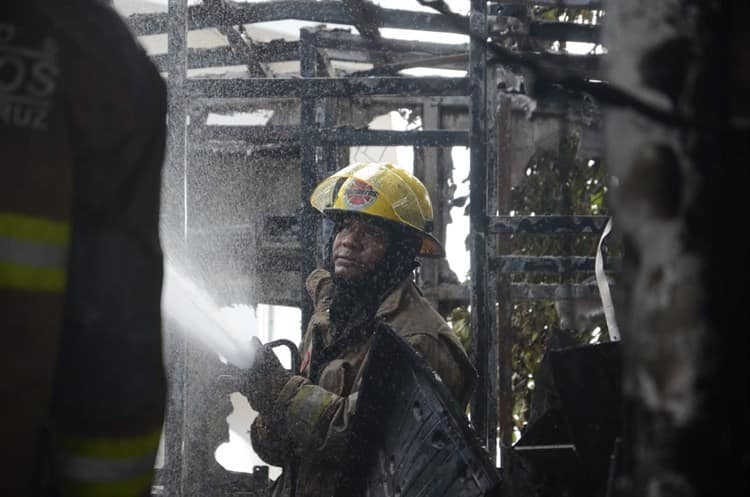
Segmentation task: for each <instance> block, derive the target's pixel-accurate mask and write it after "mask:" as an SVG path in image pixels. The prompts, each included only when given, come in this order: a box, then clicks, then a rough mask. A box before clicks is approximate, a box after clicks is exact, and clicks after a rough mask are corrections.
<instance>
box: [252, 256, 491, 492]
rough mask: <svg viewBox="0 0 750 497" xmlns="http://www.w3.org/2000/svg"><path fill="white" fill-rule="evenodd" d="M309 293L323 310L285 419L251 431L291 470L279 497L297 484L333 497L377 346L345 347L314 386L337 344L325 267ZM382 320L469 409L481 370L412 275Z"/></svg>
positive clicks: (313, 322) (289, 389)
mask: <svg viewBox="0 0 750 497" xmlns="http://www.w3.org/2000/svg"><path fill="white" fill-rule="evenodd" d="M307 290H308V292H309V293H310V296H311V297H312V298H313V300H314V302H315V310H314V313H313V316H312V318H311V319H310V323H309V324H308V327H307V333H306V334H305V337H304V339H303V341H302V345H301V347H300V353H301V355H302V364H301V367H300V373H299V375H297V376H292V378H291V379H290V380H289V381H288V382H287V383H286V385H285V386H284V388H283V389H282V391H281V393H280V395H279V399H278V404H279V405H280V406H282V407H281V409H280V414H279V415H278V416H274V419H266V418H265V417H262V416H259V417H258V418H256V420H255V421H254V423H253V426H252V431H251V435H252V441H253V447H254V448H255V450H256V452H257V453H258V454H259V455H260V457H261V458H263V460H265V461H266V462H268V463H269V464H273V465H277V466H282V467H283V468H284V473H283V474H282V476H281V477H280V478H279V480H278V481H277V482H276V484H275V488H274V492H273V495H274V496H276V497H278V496H284V497H286V496H289V495H291V489H292V488H293V486H294V483H295V482H294V480H296V492H295V496H296V497H327V496H329V495H331V494H332V493H333V490H334V487H335V484H336V478H337V475H338V472H339V470H340V468H341V465H342V463H343V461H342V460H341V459H342V457H343V453H344V450H345V447H346V443H347V436H348V430H349V426H350V424H351V419H352V416H353V415H354V412H355V409H356V404H357V391H358V389H359V385H360V383H361V381H362V377H361V375H362V371H363V366H364V362H365V359H366V356H367V353H368V351H369V349H370V345H371V341H372V340H371V338H368V339H366V340H365V341H362V342H360V343H353V344H351V345H349V346H347V347H345V348H343V349H342V350H341V352H340V353H339V354H338V355H337V356H336V358H334V359H332V360H330V361H329V362H327V363H325V364H321V365H320V366H319V367H318V368H316V369H318V371H319V374H318V375H317V376H318V381H317V382H313V381H311V378H310V376H311V366H312V365H314V364H315V362H316V357H317V356H318V355H319V354H321V352H322V350H317V349H318V348H321V346H322V348H323V349H325V348H326V347H328V346H330V345H331V344H332V343H333V342H334V333H333V329H332V327H331V322H330V319H329V307H330V304H331V299H332V293H333V292H332V290H333V284H332V281H331V276H330V274H329V273H328V272H326V271H323V270H316V271H314V272H313V273H311V275H310V276H309V277H308V280H307ZM375 318H376V319H382V320H383V321H384V322H386V323H387V324H389V325H390V326H391V327H392V328H393V329H394V330H395V331H396V332H397V333H398V334H399V335H400V336H402V337H403V338H405V339H406V341H407V342H408V343H409V344H410V345H411V346H412V347H414V348H415V349H416V350H417V352H419V353H420V354H421V355H422V356H423V357H424V358H425V360H426V362H427V363H428V364H429V365H430V366H431V367H432V368H433V369H434V370H435V371H436V372H437V373H438V375H439V376H440V378H441V379H442V381H443V382H444V383H445V384H446V386H447V387H448V388H449V390H450V391H451V392H452V393H453V395H454V397H455V398H456V400H457V401H458V402H459V403H460V404H461V405H462V406H463V407H464V408H465V407H466V405H467V404H468V401H469V398H470V396H471V392H472V389H473V386H474V382H475V379H476V373H475V371H474V368H473V367H472V365H471V363H470V362H469V359H468V357H467V356H466V353H465V352H464V350H463V348H462V346H461V344H460V342H459V341H458V339H457V337H456V336H455V334H454V333H453V331H452V330H451V328H450V327H449V326H448V324H447V323H446V322H445V320H443V318H442V317H441V316H440V314H438V313H437V312H436V311H435V309H434V308H433V307H432V306H431V305H430V303H429V302H428V301H427V300H426V299H425V298H424V297H423V296H422V294H421V292H420V291H419V289H418V288H417V287H416V285H415V284H414V283H413V281H412V280H411V277H409V278H407V279H406V280H404V282H403V283H402V284H401V285H400V286H399V287H398V288H397V289H396V290H394V291H393V292H391V294H390V295H388V296H387V297H386V299H385V300H384V301H383V303H382V304H381V306H380V307H379V309H378V310H377V313H376V315H375ZM316 337H317V338H316Z"/></svg>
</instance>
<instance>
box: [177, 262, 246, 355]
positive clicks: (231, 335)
mask: <svg viewBox="0 0 750 497" xmlns="http://www.w3.org/2000/svg"><path fill="white" fill-rule="evenodd" d="M162 312H163V313H164V317H165V318H167V319H169V320H171V321H173V322H174V323H175V324H176V325H177V327H178V328H179V329H180V331H182V332H183V333H185V335H186V336H188V337H190V338H192V339H194V341H195V342H197V343H199V344H200V345H202V346H203V347H205V348H206V349H208V350H211V351H213V352H215V353H217V354H219V355H220V356H221V357H222V358H223V359H225V360H226V361H228V362H229V363H231V364H233V365H234V366H237V367H239V368H243V369H244V368H248V367H250V366H251V365H252V364H253V359H254V352H253V348H252V347H251V345H250V338H251V337H253V336H256V334H257V329H258V328H257V322H256V319H255V312H254V311H253V309H252V308H250V307H247V306H241V307H239V306H238V307H231V308H221V309H220V308H219V307H218V306H217V305H216V304H215V303H214V301H213V299H212V298H211V297H210V295H208V294H207V293H206V292H205V291H203V290H202V289H201V288H199V287H198V286H197V285H196V284H195V283H194V282H193V281H192V280H191V279H190V278H189V277H187V276H186V275H185V274H183V273H182V271H180V270H179V269H177V267H176V266H175V265H174V263H172V262H170V261H169V260H167V262H166V264H165V267H164V289H163V291H162Z"/></svg>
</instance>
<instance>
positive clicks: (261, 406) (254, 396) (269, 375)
mask: <svg viewBox="0 0 750 497" xmlns="http://www.w3.org/2000/svg"><path fill="white" fill-rule="evenodd" d="M250 344H251V345H252V348H253V349H254V352H255V356H254V360H253V364H252V366H250V367H249V368H248V370H247V376H246V379H247V388H246V390H247V391H246V393H247V399H248V401H249V402H250V406H251V407H252V408H253V409H255V410H256V411H258V412H259V413H260V414H263V415H264V416H270V415H273V414H274V410H275V408H276V406H275V403H276V398H277V397H278V395H279V392H281V389H282V388H283V387H284V385H286V382H287V380H289V378H290V377H291V376H292V374H291V373H290V372H289V371H287V370H286V369H284V366H282V365H281V362H279V358H278V357H276V354H274V352H273V350H272V349H271V347H268V346H267V345H263V344H262V343H261V341H260V340H258V339H257V338H256V337H253V338H252V339H251V341H250Z"/></svg>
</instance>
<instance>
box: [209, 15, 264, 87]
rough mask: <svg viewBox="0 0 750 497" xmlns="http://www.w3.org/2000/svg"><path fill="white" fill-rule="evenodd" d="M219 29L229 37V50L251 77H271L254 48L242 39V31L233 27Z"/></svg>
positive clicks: (219, 27)
mask: <svg viewBox="0 0 750 497" xmlns="http://www.w3.org/2000/svg"><path fill="white" fill-rule="evenodd" d="M240 28H242V25H240ZM217 29H218V30H219V32H220V33H221V34H223V35H224V36H226V37H227V41H228V42H229V49H230V50H231V51H232V53H233V54H234V55H235V56H236V57H237V58H238V59H240V60H241V61H242V64H244V65H245V66H246V67H247V70H248V72H249V73H250V75H251V76H254V77H257V76H262V77H268V76H269V74H268V71H267V70H266V69H265V68H264V67H263V65H262V64H261V62H260V60H259V59H258V56H257V55H256V54H255V50H254V47H253V46H252V45H251V44H250V43H248V42H247V41H246V40H245V38H243V37H242V34H241V32H240V31H238V30H237V29H235V28H234V27H233V26H218V27H217Z"/></svg>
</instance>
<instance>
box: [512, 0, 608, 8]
mask: <svg viewBox="0 0 750 497" xmlns="http://www.w3.org/2000/svg"><path fill="white" fill-rule="evenodd" d="M498 3H500V4H501V5H548V6H550V7H557V8H564V7H575V8H578V9H600V8H601V7H602V0H500V2H498Z"/></svg>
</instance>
